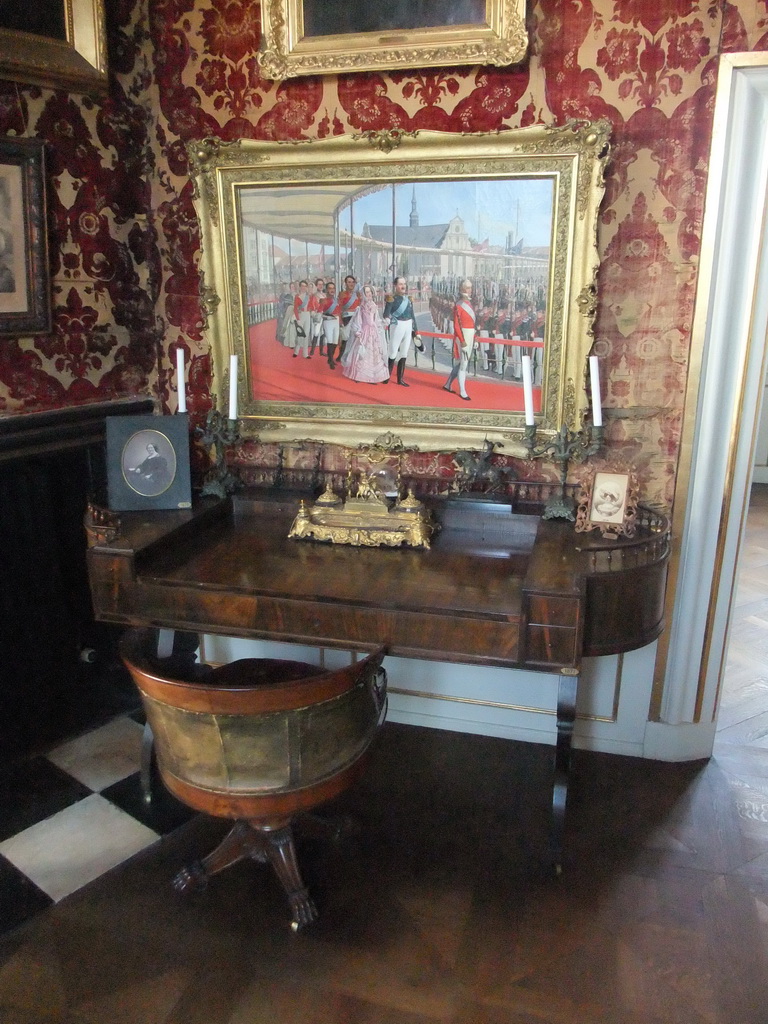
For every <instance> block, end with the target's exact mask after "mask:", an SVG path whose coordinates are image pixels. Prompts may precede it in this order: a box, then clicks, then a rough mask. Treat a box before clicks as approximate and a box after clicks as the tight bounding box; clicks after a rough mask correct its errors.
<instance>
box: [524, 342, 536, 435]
mask: <svg viewBox="0 0 768 1024" xmlns="http://www.w3.org/2000/svg"><path fill="white" fill-rule="evenodd" d="M523 401H524V402H525V425H526V427H532V426H533V424H534V422H535V421H534V418H533V369H532V368H531V357H530V356H523Z"/></svg>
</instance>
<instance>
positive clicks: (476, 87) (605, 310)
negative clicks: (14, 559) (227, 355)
mask: <svg viewBox="0 0 768 1024" xmlns="http://www.w3.org/2000/svg"><path fill="white" fill-rule="evenodd" d="M107 7H108V8H109V17H110V24H109V40H110V58H111V62H112V71H113V74H112V84H111V89H110V93H109V96H108V97H107V98H106V99H105V100H103V101H94V100H92V99H89V98H87V97H81V96H74V95H67V94H65V93H61V92H54V91H51V90H46V89H38V88H36V87H31V86H18V85H15V84H12V83H4V82H0V134H12V133H13V134H19V135H32V136H38V137H41V138H44V139H45V140H46V141H47V142H48V143H49V148H48V152H49V162H50V178H51V185H52V187H51V202H50V235H51V243H52V245H51V248H52V273H53V279H54V302H55V329H54V332H53V333H52V334H51V335H50V336H49V337H44V338H35V339H32V338H22V339H11V340H2V341H0V412H6V413H13V412H23V411H29V410H32V409H40V408H52V407H58V406H63V405H71V404H75V403H79V402H90V401H98V400H103V399H106V398H112V397H117V396H123V395H132V394H136V393H147V392H151V393H152V394H154V395H155V396H156V397H157V399H158V401H159V403H160V405H161V406H162V407H163V408H166V409H168V410H173V409H174V408H175V406H176V395H175V391H174V388H175V373H174V365H175V351H176V348H177V347H178V346H182V347H183V348H184V351H185V354H186V358H187V361H188V362H189V361H190V360H191V367H190V392H191V393H190V395H189V408H190V411H191V412H192V413H193V415H198V416H201V415H203V414H204V412H205V411H206V410H207V408H208V407H209V401H210V400H209V385H210V369H211V367H210V359H209V355H208V351H207V348H206V345H205V340H204V337H203V333H202V317H201V308H200V302H199V279H198V273H197V247H198V233H197V225H196V220H195V217H194V213H193V208H192V204H191V187H190V184H189V180H188V178H187V166H186V151H185V148H184V145H185V143H186V142H187V141H188V140H191V139H197V138H200V137H202V136H205V135H218V136H221V137H222V138H225V139H236V138H240V137H252V138H285V139H301V138H313V137H324V136H327V135H329V134H337V133H343V132H347V131H351V130H360V129H364V128H384V127H391V126H400V127H403V128H408V129H411V128H433V129H443V130H452V131H466V130H482V129H497V128H498V129H504V128H512V127H517V126H520V125H526V124H530V123H532V122H536V121H553V120H554V121H558V122H562V121H564V120H566V119H568V118H598V117H607V118H609V120H610V121H611V123H612V124H613V159H612V164H611V167H610V171H609V176H608V189H607V196H606V202H605V204H604V207H603V213H602V220H601V224H600V230H599V247H600V252H601V257H602V268H601V279H600V306H599V314H598V322H597V330H596V343H595V350H596V351H597V352H598V354H600V355H601V356H603V357H604V358H605V360H606V364H607V367H608V373H607V376H608V378H609V388H608V394H607V396H606V400H605V404H606V406H607V409H608V417H607V425H608V436H609V439H610V443H611V445H612V446H613V447H614V448H617V449H620V450H622V451H624V452H625V453H626V454H627V455H628V456H631V457H632V459H633V461H634V462H635V463H636V464H637V466H638V467H639V469H640V473H641V477H642V479H643V492H644V496H645V497H647V498H649V499H650V500H660V501H664V502H667V503H669V502H671V500H672V496H673V485H674V476H675V467H676V461H677V453H678V446H679V437H680V427H681V414H682V406H683V399H684V391H685V385H686V372H687V359H688V348H689V344H690V329H691V318H692V312H693V303H694V297H695V288H696V280H697V266H698V253H699V240H700V233H701V220H702V208H703V197H704V190H705V186H706V178H707V154H708V150H709V142H710V137H711V122H712V105H713V98H714V89H715V84H716V58H717V56H718V55H719V54H720V53H722V52H726V51H730V52H733V51H740V50H751V49H768V0H743V2H741V3H739V4H738V5H737V4H731V3H727V2H717V0H712V2H706V0H704V2H700V0H536V2H534V3H531V4H530V8H529V11H530V13H529V24H530V31H531V56H530V59H529V61H528V62H527V63H526V64H525V65H523V66H520V67H515V68H508V69H495V68H456V69H450V70H448V69H446V70H443V71H439V70H438V71H431V72H430V73H423V72H418V71H415V72H402V73H393V74H358V75H346V76H338V77H337V76H326V77H323V78H315V79H312V78H304V79H299V80H296V81H291V82H286V83H283V84H279V83H275V82H272V81H268V80H264V79H262V78H261V77H260V75H259V70H258V63H257V60H256V56H255V54H256V52H257V48H258V40H259V8H258V6H257V5H256V4H254V3H252V2H251V0H151V2H150V0H114V2H110V3H108V4H107ZM267 454H268V453H265V458H266V457H267Z"/></svg>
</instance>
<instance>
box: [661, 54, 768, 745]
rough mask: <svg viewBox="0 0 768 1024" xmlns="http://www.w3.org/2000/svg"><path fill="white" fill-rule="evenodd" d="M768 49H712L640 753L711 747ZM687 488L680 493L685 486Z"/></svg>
mask: <svg viewBox="0 0 768 1024" xmlns="http://www.w3.org/2000/svg"><path fill="white" fill-rule="evenodd" d="M767 196H768V53H740V54H726V55H723V56H722V57H721V58H720V68H719V77H718V89H717V99H716V104H715V114H714V130H713V139H712V151H711V156H710V165H709V178H708V184H707V197H706V205H705V215H704V227H703V233H702V246H701V259H700V268H699V279H698V290H697V300H696V312H695V316H694V324H693V340H692V348H691V358H690V363H689V374H688V388H687V398H686V407H685V419H684V427H683V438H682V447H681V458H680V465H679V468H678V477H677V499H676V502H675V519H674V524H673V529H674V532H675V536H676V538H679V541H678V540H676V541H675V546H676V548H677V550H676V555H677V557H676V558H674V559H673V569H672V572H671V575H670V581H669V587H668V590H669V593H668V612H669V614H668V621H669V622H670V627H669V629H668V631H667V634H666V636H665V638H664V640H663V642H662V644H661V657H660V659H659V662H658V663H657V681H658V682H659V683H662V682H663V689H660V699H659V702H658V703H659V708H658V716H657V717H658V721H656V722H649V725H648V730H647V733H646V748H645V753H646V755H647V756H649V757H660V758H669V759H675V760H678V759H685V758H691V757H706V756H708V755H709V754H710V753H711V752H712V745H713V742H714V730H715V718H716V715H717V705H718V699H719V692H720V680H721V676H722V671H723V663H724V655H725V650H726V646H727V640H728V627H729V622H730V610H731V601H732V597H733V586H734V578H735V574H736V567H737V562H738V554H739V546H740V543H741V534H742V529H743V523H744V520H745V517H746V510H747V506H748V490H749V485H750V481H751V472H752V461H753V451H754V442H755V434H756V430H757V426H758V417H759V413H760V403H761V398H762V385H763V380H764V377H765V365H764V364H765V353H766V335H767V333H768V244H766V241H767V239H766V197H767ZM686 491H687V494H686Z"/></svg>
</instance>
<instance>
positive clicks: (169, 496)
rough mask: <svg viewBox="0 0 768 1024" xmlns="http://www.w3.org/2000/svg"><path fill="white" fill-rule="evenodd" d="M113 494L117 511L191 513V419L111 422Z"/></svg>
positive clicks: (123, 418)
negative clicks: (185, 509) (177, 511)
mask: <svg viewBox="0 0 768 1024" xmlns="http://www.w3.org/2000/svg"><path fill="white" fill-rule="evenodd" d="M107 489H108V495H109V507H110V509H112V511H114V512H128V511H137V510H144V509H169V508H191V506H192V485H191V479H190V466H189V422H188V417H187V416H186V415H185V414H178V413H177V414H176V415H175V416H110V417H108V418H107Z"/></svg>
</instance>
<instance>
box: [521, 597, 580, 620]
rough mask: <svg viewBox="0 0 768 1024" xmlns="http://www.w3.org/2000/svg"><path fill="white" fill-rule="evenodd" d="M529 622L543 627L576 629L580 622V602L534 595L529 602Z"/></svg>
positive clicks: (571, 599) (567, 598)
mask: <svg viewBox="0 0 768 1024" xmlns="http://www.w3.org/2000/svg"><path fill="white" fill-rule="evenodd" d="M528 621H529V622H531V623H537V624H538V625H541V626H568V627H570V628H571V629H575V628H576V626H577V625H578V622H579V600H578V598H571V597H545V596H544V595H542V594H538V595H532V596H531V597H530V598H529V601H528Z"/></svg>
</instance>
